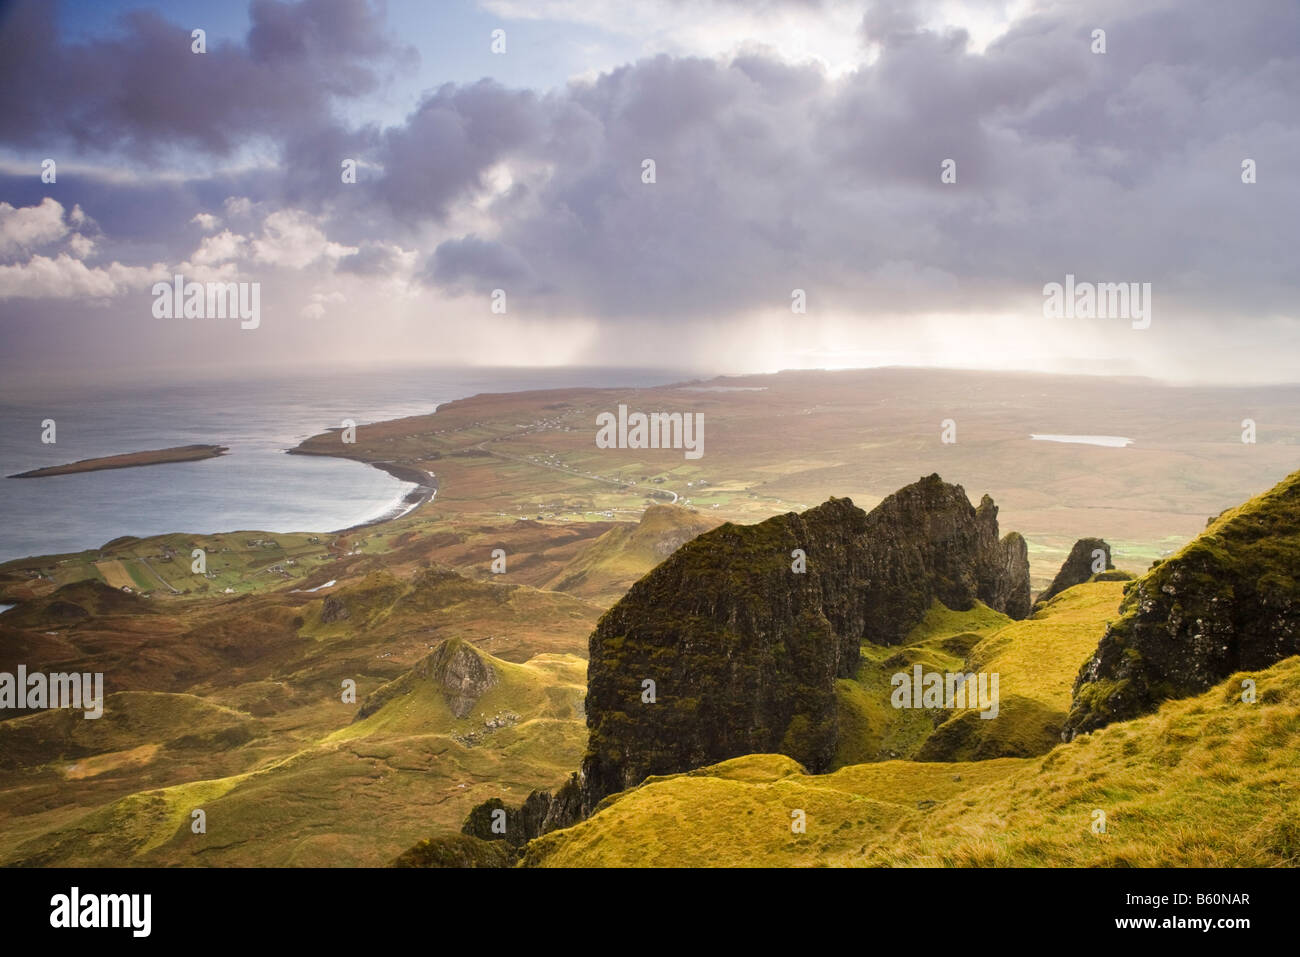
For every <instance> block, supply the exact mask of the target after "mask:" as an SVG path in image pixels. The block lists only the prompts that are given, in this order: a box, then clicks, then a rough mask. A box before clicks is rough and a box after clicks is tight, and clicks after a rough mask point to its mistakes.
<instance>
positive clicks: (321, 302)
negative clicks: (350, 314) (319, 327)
mask: <svg viewBox="0 0 1300 957" xmlns="http://www.w3.org/2000/svg"><path fill="white" fill-rule="evenodd" d="M345 298H346V297H344V295H343V293H341V292H328V293H326V292H314V293H312V294H311V301H310V302H309V303H307V305H305V306H303V307H302V310H301V311H300V312H299V313H298V315H300V316H302V317H303V318H304V319H320V318H322V317H324V315H325V307H326V305H327V304H329V303H334V302H344V301H345Z"/></svg>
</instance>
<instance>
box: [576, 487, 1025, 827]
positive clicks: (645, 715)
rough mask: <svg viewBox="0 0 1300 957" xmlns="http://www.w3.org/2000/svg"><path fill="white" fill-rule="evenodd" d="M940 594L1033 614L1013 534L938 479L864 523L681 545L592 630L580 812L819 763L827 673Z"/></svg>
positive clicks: (793, 522) (827, 762)
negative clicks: (741, 764) (741, 774)
mask: <svg viewBox="0 0 1300 957" xmlns="http://www.w3.org/2000/svg"><path fill="white" fill-rule="evenodd" d="M795 550H801V551H802V552H803V554H804V555H805V556H806V568H805V569H804V570H803V571H796V570H795V558H794V553H795ZM936 600H937V601H939V602H942V604H943V605H945V606H947V607H948V608H952V609H959V610H964V609H969V608H972V607H973V606H974V604H975V602H976V601H977V600H983V601H984V602H985V603H986V604H988V605H990V607H993V608H995V609H997V610H999V611H1006V612H1007V613H1008V614H1011V615H1013V617H1014V616H1015V615H1018V616H1020V617H1023V616H1024V614H1025V613H1026V612H1027V611H1028V606H1029V568H1028V562H1027V560H1026V551H1025V548H1024V540H1023V539H1022V538H1020V536H1018V535H1008V536H1007V537H1006V538H1004V539H999V537H998V527H997V506H996V505H994V504H993V501H992V499H990V498H989V497H988V496H985V497H984V499H983V500H982V501H981V503H980V506H979V508H978V509H976V508H975V507H973V506H972V505H971V503H970V500H969V499H968V498H967V496H966V493H965V491H964V490H963V489H962V488H961V486H958V485H950V484H947V483H945V482H944V481H943V480H942V479H940V478H939V476H938V475H931V476H928V477H927V478H923V479H921V480H920V481H918V482H915V483H913V484H912V485H909V486H907V487H905V488H903V489H900V490H899V491H898V492H896V493H894V494H893V495H891V496H889V497H888V498H886V499H885V500H884V501H883V502H881V503H880V505H878V506H877V507H876V508H875V509H873V510H872V511H871V512H870V513H869V514H868V513H864V512H863V511H862V510H861V509H859V508H857V507H856V506H855V505H854V504H853V503H852V502H851V501H850V500H848V499H835V498H832V499H831V500H829V501H827V502H826V503H825V504H823V505H820V506H818V507H816V508H813V509H809V510H808V511H806V512H804V513H802V514H795V513H789V514H786V515H780V516H777V517H775V518H772V519H769V520H768V521H765V522H762V523H760V524H758V525H751V526H737V525H732V524H726V525H723V526H721V527H719V528H717V529H714V530H713V531H710V532H707V533H705V534H704V535H701V536H699V537H698V538H695V539H694V540H692V541H691V542H688V543H687V544H686V545H684V546H682V548H680V549H679V550H678V551H677V552H676V553H674V554H673V555H672V556H671V557H670V558H669V559H668V560H666V561H665V562H663V563H662V564H660V565H659V566H658V567H657V568H655V569H654V571H652V572H651V573H650V574H649V575H647V576H645V577H644V578H642V579H641V580H640V581H639V582H637V583H636V584H635V585H634V586H633V587H632V589H631V590H630V591H629V592H628V594H627V595H626V596H625V597H624V598H623V599H622V600H621V601H620V602H619V603H618V604H617V605H615V606H614V607H613V608H611V609H610V610H609V612H607V613H606V614H605V616H604V617H603V618H602V619H601V621H600V623H599V624H598V625H597V628H596V630H595V632H594V633H593V634H592V636H591V641H590V665H589V668H588V688H587V704H586V710H587V726H588V729H589V739H588V746H587V754H586V757H585V759H584V761H583V775H582V778H583V784H582V788H583V802H582V803H583V810H584V812H586V813H590V811H591V809H592V808H593V807H595V805H596V804H597V803H599V801H600V800H601V799H602V798H604V797H605V796H606V795H609V794H613V793H615V792H618V791H622V790H624V789H626V788H628V787H632V786H634V785H636V784H639V783H640V782H641V781H642V780H644V779H645V778H646V777H647V776H649V775H656V774H673V773H678V772H682V771H689V770H691V769H692V768H697V767H701V766H703V765H707V764H712V763H714V762H717V761H722V760H726V759H727V758H732V757H736V756H738V755H743V754H753V753H759V752H774V753H780V754H785V755H788V756H789V757H791V758H793V759H794V760H796V761H798V762H799V763H800V764H802V765H804V766H805V767H807V768H808V769H810V770H811V771H814V772H820V771H824V770H826V769H828V768H830V767H831V766H833V765H834V763H835V760H836V755H837V751H838V750H839V747H838V746H839V740H838V739H839V726H838V716H837V710H838V709H837V701H836V681H837V679H844V678H850V677H852V676H853V675H854V674H855V673H856V671H857V668H858V664H859V648H860V646H861V644H862V642H864V641H866V642H871V643H873V644H877V645H897V644H900V643H901V642H903V641H904V640H905V638H906V637H907V635H908V632H909V631H910V630H911V629H912V627H913V626H915V625H916V624H917V623H918V622H919V621H921V619H922V618H923V617H924V616H925V614H926V612H927V611H928V610H929V609H930V607H931V605H932V603H933V602H935V601H936ZM1013 613H1014V614H1013ZM651 683H653V684H651ZM651 691H653V694H651Z"/></svg>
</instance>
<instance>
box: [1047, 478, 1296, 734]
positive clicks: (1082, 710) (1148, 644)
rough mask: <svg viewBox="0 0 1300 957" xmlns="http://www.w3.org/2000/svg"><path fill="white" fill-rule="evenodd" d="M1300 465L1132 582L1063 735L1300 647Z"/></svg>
mask: <svg viewBox="0 0 1300 957" xmlns="http://www.w3.org/2000/svg"><path fill="white" fill-rule="evenodd" d="M1298 574H1300V472H1296V473H1294V474H1292V475H1290V476H1288V477H1287V478H1286V479H1284V480H1283V481H1282V482H1280V483H1279V484H1278V485H1277V486H1275V487H1274V488H1273V489H1272V490H1270V491H1269V492H1267V493H1265V494H1263V495H1260V496H1258V497H1256V498H1253V499H1251V500H1250V501H1249V502H1247V503H1245V504H1244V505H1242V506H1241V507H1239V508H1236V509H1232V510H1230V511H1227V512H1224V513H1223V514H1222V515H1220V516H1219V517H1218V518H1217V519H1216V520H1215V521H1214V522H1213V523H1212V524H1211V525H1210V527H1209V528H1207V529H1206V530H1205V531H1204V532H1203V533H1202V534H1201V535H1199V536H1198V537H1197V538H1195V539H1193V540H1192V541H1191V542H1190V543H1188V545H1187V546H1186V547H1185V548H1183V550H1182V551H1180V552H1179V553H1178V554H1176V555H1174V556H1173V557H1171V558H1169V559H1166V560H1165V561H1163V562H1160V563H1159V564H1157V565H1153V566H1152V568H1151V570H1150V571H1149V572H1148V573H1147V574H1146V575H1144V576H1143V577H1142V578H1139V579H1137V580H1136V581H1135V582H1133V583H1132V584H1131V585H1130V586H1127V587H1126V589H1125V595H1124V601H1123V604H1122V605H1121V606H1120V612H1121V617H1120V618H1119V619H1118V620H1117V621H1115V622H1114V623H1113V624H1112V625H1111V626H1110V627H1109V628H1108V629H1107V630H1106V634H1105V635H1104V636H1103V637H1102V640H1101V644H1100V645H1099V646H1098V648H1097V651H1096V653H1095V654H1094V655H1093V656H1092V658H1091V659H1090V660H1089V661H1088V662H1086V663H1085V664H1084V666H1083V668H1082V669H1081V670H1080V672H1079V676H1078V679H1077V680H1076V682H1075V687H1074V704H1073V706H1072V708H1071V710H1070V714H1069V717H1068V718H1067V720H1066V726H1065V731H1064V732H1063V737H1065V738H1066V739H1067V740H1069V739H1071V738H1072V737H1074V736H1075V735H1076V734H1079V733H1081V732H1085V731H1091V730H1093V729H1094V728H1099V727H1101V726H1103V725H1105V724H1108V723H1110V722H1111V721H1117V720H1124V719H1128V718H1132V717H1135V716H1137V715H1141V714H1145V713H1147V712H1150V711H1153V710H1155V708H1156V706H1157V705H1158V704H1159V703H1160V702H1161V701H1163V700H1165V699H1167V698H1181V697H1186V696H1188V695H1192V694H1198V693H1200V692H1202V691H1205V690H1206V689H1207V688H1209V687H1211V686H1212V685H1214V684H1215V683H1217V682H1219V681H1222V680H1223V679H1224V678H1226V677H1227V676H1228V675H1230V674H1232V673H1233V672H1235V671H1245V670H1253V669H1259V668H1266V667H1268V666H1269V665H1271V664H1273V663H1274V662H1277V661H1280V660H1281V659H1283V658H1286V657H1288V656H1289V655H1294V654H1300V580H1298V579H1297V575H1298Z"/></svg>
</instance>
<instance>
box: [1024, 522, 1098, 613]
mask: <svg viewBox="0 0 1300 957" xmlns="http://www.w3.org/2000/svg"><path fill="white" fill-rule="evenodd" d="M1097 552H1102V553H1103V556H1104V558H1103V559H1102V562H1101V564H1102V566H1103V567H1101V568H1097V567H1096V566H1097V564H1098V559H1097ZM1114 567H1115V566H1114V565H1113V564H1111V561H1110V545H1108V544H1107V543H1106V542H1105V541H1103V540H1102V539H1100V538H1081V539H1079V540H1078V541H1077V542H1075V543H1074V547H1073V548H1071V549H1070V554H1069V555H1067V556H1066V558H1065V561H1064V562H1063V563H1062V565H1061V570H1060V571H1059V572H1057V573H1056V577H1055V578H1053V579H1052V583H1051V584H1050V585H1048V586H1047V587H1046V588H1045V589H1043V593H1042V594H1041V595H1039V596H1038V600H1037V601H1036V602H1034V604H1035V605H1036V606H1037V605H1044V604H1046V603H1047V602H1049V601H1051V600H1052V599H1053V598H1055V597H1056V596H1057V595H1059V594H1060V593H1061V592H1063V591H1065V590H1066V589H1067V588H1073V587H1074V586H1075V585H1082V584H1083V583H1084V582H1086V581H1087V580H1088V579H1089V578H1091V577H1092V576H1093V575H1094V574H1099V573H1101V572H1104V571H1107V570H1109V569H1113V568H1114Z"/></svg>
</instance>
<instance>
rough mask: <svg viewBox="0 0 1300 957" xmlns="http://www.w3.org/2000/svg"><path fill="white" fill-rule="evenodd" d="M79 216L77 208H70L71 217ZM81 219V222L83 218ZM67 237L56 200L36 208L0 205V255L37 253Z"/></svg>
mask: <svg viewBox="0 0 1300 957" xmlns="http://www.w3.org/2000/svg"><path fill="white" fill-rule="evenodd" d="M80 213H81V208H80V207H74V208H73V215H74V216H76V215H77V214H80ZM81 218H82V219H84V214H82V216H81ZM77 221H78V222H79V221H80V220H77ZM67 234H68V226H67V224H66V223H64V221H63V205H62V204H61V203H59V202H58V200H55V199H51V198H50V197H49V196H46V197H45V198H44V199H43V200H41V202H40V204H39V205H37V206H22V207H17V208H15V207H13V206H10V205H9V204H8V203H0V255H9V254H11V253H15V252H19V251H22V250H28V249H38V248H40V247H41V246H46V245H49V244H50V243H52V242H55V241H57V240H60V239H62V238H63V237H64V236H66V235H67Z"/></svg>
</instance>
